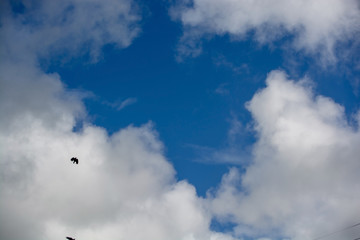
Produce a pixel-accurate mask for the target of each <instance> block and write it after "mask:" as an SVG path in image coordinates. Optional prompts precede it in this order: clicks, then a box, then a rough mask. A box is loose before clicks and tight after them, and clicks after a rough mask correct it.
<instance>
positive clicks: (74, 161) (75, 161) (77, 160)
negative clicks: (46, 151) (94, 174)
mask: <svg viewBox="0 0 360 240" xmlns="http://www.w3.org/2000/svg"><path fill="white" fill-rule="evenodd" d="M70 161H72V162H73V164H74V163H76V164H79V159H77V158H76V157H73V158H71V159H70Z"/></svg>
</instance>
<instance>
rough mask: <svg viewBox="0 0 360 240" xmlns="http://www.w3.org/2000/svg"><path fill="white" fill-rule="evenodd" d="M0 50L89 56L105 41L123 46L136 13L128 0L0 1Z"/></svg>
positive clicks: (134, 28) (19, 53)
mask: <svg viewBox="0 0 360 240" xmlns="http://www.w3.org/2000/svg"><path fill="white" fill-rule="evenodd" d="M1 7H2V10H1V13H2V19H1V22H2V32H3V34H2V48H4V49H6V51H7V52H8V51H10V50H11V51H14V52H15V55H14V54H12V55H11V57H12V58H15V57H16V58H21V59H24V58H29V57H34V53H36V54H37V55H36V56H37V57H45V58H46V57H49V56H52V57H53V56H56V55H59V54H66V55H67V56H70V57H72V56H74V55H78V54H85V53H87V54H89V55H90V58H91V60H95V61H96V60H97V58H98V57H99V55H100V52H101V48H102V47H103V46H104V45H105V44H113V45H114V46H116V47H119V48H122V47H127V46H128V45H130V44H131V42H132V40H133V39H134V38H135V37H136V36H137V35H138V34H139V32H140V28H139V26H138V25H139V21H140V20H141V16H140V15H139V13H138V12H139V11H138V9H137V7H136V5H135V4H134V2H133V1H132V0H121V1H116V0H104V1H97V0H65V1H20V0H18V1H2V3H1Z"/></svg>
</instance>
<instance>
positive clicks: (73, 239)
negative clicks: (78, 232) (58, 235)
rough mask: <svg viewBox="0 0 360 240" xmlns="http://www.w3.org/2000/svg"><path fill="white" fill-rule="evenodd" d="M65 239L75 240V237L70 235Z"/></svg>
mask: <svg viewBox="0 0 360 240" xmlns="http://www.w3.org/2000/svg"><path fill="white" fill-rule="evenodd" d="M66 239H68V240H75V238H71V237H66Z"/></svg>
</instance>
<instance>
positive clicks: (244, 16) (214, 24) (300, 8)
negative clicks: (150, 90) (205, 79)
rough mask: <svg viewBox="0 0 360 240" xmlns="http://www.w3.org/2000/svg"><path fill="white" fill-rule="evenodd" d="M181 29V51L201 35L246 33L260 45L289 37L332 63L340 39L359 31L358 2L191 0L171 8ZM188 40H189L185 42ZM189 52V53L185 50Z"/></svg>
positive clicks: (241, 36)
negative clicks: (182, 35) (183, 30)
mask: <svg viewBox="0 0 360 240" xmlns="http://www.w3.org/2000/svg"><path fill="white" fill-rule="evenodd" d="M171 14H172V16H173V17H174V18H175V19H178V20H180V21H181V22H182V23H183V25H184V28H185V34H184V37H183V39H182V42H183V43H184V44H182V45H181V47H180V54H185V55H187V54H194V53H192V52H191V51H192V49H194V46H197V47H196V48H195V49H196V54H198V53H199V50H200V49H201V47H199V45H195V44H194V42H196V41H197V40H199V38H200V37H201V36H204V35H205V34H218V35H224V34H230V35H231V36H232V37H233V38H234V39H240V40H241V39H244V38H246V37H247V36H248V35H249V34H250V32H254V37H255V39H256V40H257V41H259V42H260V43H271V42H273V41H275V40H279V39H282V38H283V37H288V36H293V37H294V39H293V42H292V45H293V47H294V48H295V49H296V50H304V51H305V52H307V53H310V54H318V53H320V54H321V55H322V57H323V59H322V60H324V61H327V62H331V61H333V60H334V57H335V52H334V51H335V49H334V47H335V45H336V44H337V43H338V42H341V41H346V40H348V39H354V34H355V33H358V32H359V24H360V10H359V3H358V1H356V0H349V1H343V0H318V1H312V0H302V1H298V0H290V1H289V0H276V1H265V0H255V1H247V0H222V1H218V0H193V1H191V4H190V3H189V1H186V4H179V6H177V7H174V8H173V9H172V10H171ZM187 42H190V43H191V44H190V45H188V44H187ZM189 51H190V52H189Z"/></svg>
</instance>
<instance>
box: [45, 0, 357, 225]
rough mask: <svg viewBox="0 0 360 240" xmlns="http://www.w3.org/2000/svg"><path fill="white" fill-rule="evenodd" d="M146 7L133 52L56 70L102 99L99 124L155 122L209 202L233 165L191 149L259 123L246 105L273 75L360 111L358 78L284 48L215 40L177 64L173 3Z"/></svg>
mask: <svg viewBox="0 0 360 240" xmlns="http://www.w3.org/2000/svg"><path fill="white" fill-rule="evenodd" d="M141 8H143V9H145V10H143V14H144V15H145V17H144V19H143V21H142V33H141V34H140V36H138V37H137V38H136V39H135V40H134V41H133V43H132V44H131V45H130V46H129V47H128V48H125V49H122V50H117V49H114V48H113V46H111V45H109V46H105V47H104V49H103V59H102V60H100V61H99V62H98V63H96V64H84V63H83V62H84V58H76V59H72V60H71V61H69V62H67V63H65V64H64V65H59V64H57V62H55V61H54V62H52V63H50V65H49V66H50V67H49V68H48V71H49V72H58V73H59V74H60V76H61V77H62V80H63V81H64V82H65V83H66V85H67V86H68V88H69V89H80V90H86V91H90V92H92V93H93V94H94V96H95V97H92V98H89V99H86V100H85V103H86V106H87V110H88V112H89V115H90V117H91V121H92V122H93V123H94V124H96V125H99V126H102V127H104V128H106V129H107V130H108V131H109V133H113V132H115V131H117V130H119V129H121V128H124V127H126V126H128V125H129V124H134V125H136V126H139V125H141V124H144V123H147V122H148V121H152V122H153V123H154V124H155V128H156V130H157V131H158V132H159V134H160V139H161V141H163V143H164V144H165V147H166V156H167V158H168V159H169V161H171V162H172V163H173V165H174V167H175V169H176V171H177V177H178V179H180V180H181V179H187V180H188V181H189V182H190V183H191V184H194V185H195V187H196V189H197V192H198V194H199V195H201V196H204V195H205V193H206V191H207V190H208V189H209V188H211V187H215V186H217V184H219V182H220V180H221V177H222V175H223V174H224V173H225V172H226V171H227V170H228V168H229V167H230V166H231V165H230V164H206V163H203V162H198V161H195V159H196V150H195V149H194V148H193V147H191V146H192V145H196V146H206V147H209V148H212V149H223V148H226V147H227V144H228V136H227V132H228V130H229V128H230V124H229V120H230V119H231V118H232V117H233V116H235V117H236V118H237V119H238V120H239V121H240V122H241V123H242V124H243V125H244V126H245V125H246V124H249V123H250V122H251V116H250V114H249V112H248V111H247V110H246V109H245V107H244V104H245V102H246V101H249V100H250V99H251V97H252V96H253V94H254V93H255V92H256V91H257V90H259V89H260V88H263V87H264V86H265V79H266V75H267V73H268V72H270V71H271V70H274V69H284V70H286V71H287V72H288V73H289V74H290V75H291V76H290V77H292V76H293V77H294V78H297V77H303V76H304V75H305V74H307V75H308V76H309V77H310V78H312V79H314V80H316V81H317V87H316V91H317V92H318V93H321V94H324V95H326V96H329V97H332V98H334V99H335V101H337V102H339V103H340V104H343V105H345V106H346V107H347V110H348V114H349V115H350V114H351V112H353V111H355V110H356V109H357V108H358V107H359V97H358V95H356V94H354V84H352V80H351V79H352V78H353V77H354V76H355V75H356V74H357V73H356V72H351V73H350V74H346V73H345V72H346V71H343V70H338V69H337V68H336V69H332V70H331V69H330V70H329V69H324V68H321V67H319V66H318V65H316V63H315V62H316V61H315V60H313V59H311V58H309V57H304V56H302V55H301V54H298V53H297V54H294V56H292V58H295V60H297V61H298V62H297V64H296V65H293V64H289V63H288V62H287V59H286V58H287V57H288V54H284V51H283V50H281V49H280V48H277V47H275V48H274V49H270V48H268V47H266V46H263V47H260V46H259V45H258V44H257V43H255V42H253V41H251V39H249V40H247V41H242V42H236V41H230V40H229V37H228V36H222V37H214V38H213V39H212V40H210V41H204V44H203V53H202V54H201V55H200V56H199V57H197V58H187V59H184V61H183V62H181V63H179V62H176V60H175V54H176V52H175V50H176V46H177V44H178V41H179V38H180V37H181V35H182V28H181V24H180V23H178V22H174V21H171V19H170V17H169V15H168V6H167V4H166V3H165V1H144V2H142V3H141ZM286 40H287V39H283V40H282V41H284V42H285V41H286ZM277 44H278V45H281V42H278V43H277ZM85 61H87V60H86V59H85ZM354 74H355V75H354ZM357 76H359V75H357ZM219 87H222V88H223V89H225V90H226V91H225V92H224V94H219V93H216V89H218V88H219ZM127 98H136V99H137V102H136V103H134V104H132V105H129V106H127V107H125V108H123V109H122V110H120V111H117V110H116V109H114V108H112V107H110V106H109V104H105V103H104V102H108V103H112V102H116V101H122V100H125V99H127ZM240 139H241V143H242V145H243V146H239V147H240V148H241V147H244V148H245V147H248V146H251V144H252V143H253V142H254V136H253V135H251V134H245V135H243V136H240ZM214 226H216V223H214Z"/></svg>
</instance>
